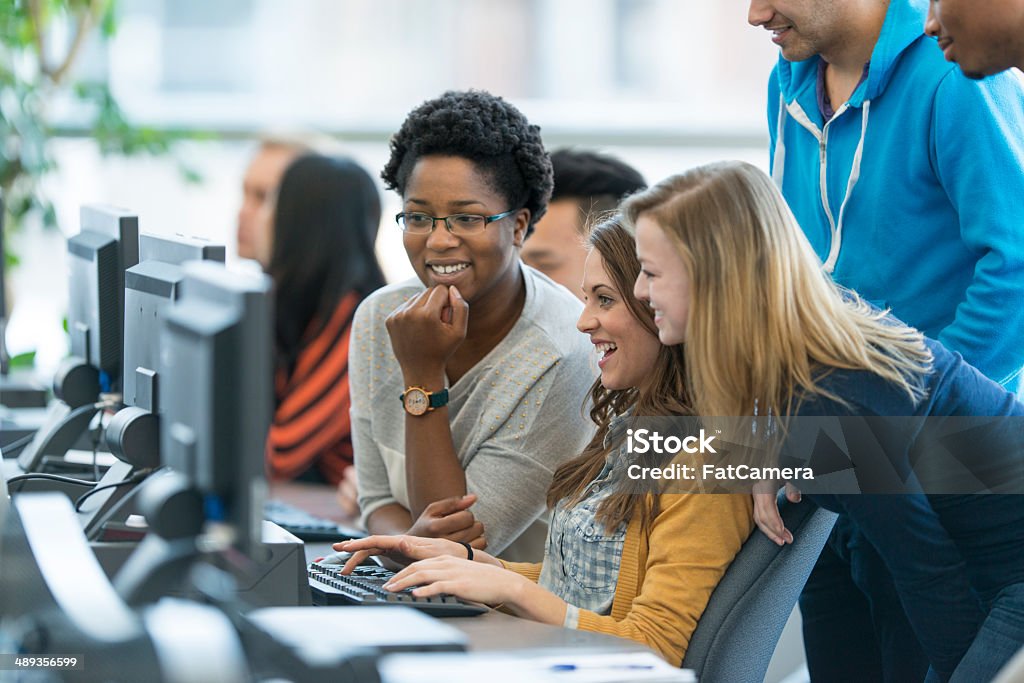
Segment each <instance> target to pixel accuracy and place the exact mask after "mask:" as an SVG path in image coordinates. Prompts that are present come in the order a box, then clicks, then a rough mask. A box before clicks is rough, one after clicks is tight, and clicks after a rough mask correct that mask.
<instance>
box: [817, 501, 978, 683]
mask: <svg viewBox="0 0 1024 683" xmlns="http://www.w3.org/2000/svg"><path fill="white" fill-rule="evenodd" d="M808 498H810V499H811V500H812V501H813V502H815V503H817V504H818V505H820V506H822V507H824V508H827V509H829V510H832V511H834V512H838V513H840V514H843V515H846V516H847V518H848V522H849V524H851V525H852V527H854V528H855V529H856V531H857V532H859V533H860V534H862V535H863V537H864V539H866V540H867V541H868V543H870V544H871V546H872V547H873V548H874V549H875V550H876V551H877V553H878V556H879V557H880V558H881V560H882V562H883V563H884V564H885V566H886V568H887V569H888V570H889V573H890V575H891V576H892V581H893V585H894V586H895V590H896V592H897V594H898V595H899V599H900V601H901V602H902V604H903V609H904V611H905V613H906V616H907V620H908V621H909V623H910V625H911V627H912V628H913V630H914V633H915V634H916V635H917V639H918V641H919V642H920V644H921V647H922V648H923V650H924V653H925V655H926V656H927V658H928V661H929V662H930V663H931V666H932V668H933V669H934V672H935V674H936V675H937V676H938V678H939V679H940V680H948V679H949V678H950V677H951V676H952V675H953V672H954V670H955V669H956V668H957V665H958V664H959V663H960V660H961V659H962V658H963V656H964V655H965V654H966V653H967V651H968V648H970V647H971V644H972V642H974V639H975V636H976V635H977V634H978V632H979V630H980V629H981V625H982V622H983V621H984V619H985V610H984V609H983V607H982V604H981V601H980V600H979V598H978V596H977V594H976V593H975V592H974V590H973V589H972V587H971V585H970V583H969V581H968V575H967V570H966V563H965V562H964V559H963V557H962V555H961V553H960V550H959V549H958V548H957V546H956V544H955V543H954V542H953V540H952V538H951V537H950V535H949V533H948V532H947V531H946V529H945V527H944V526H943V524H942V522H941V520H940V519H939V516H938V514H937V513H936V512H935V510H934V509H933V508H932V506H931V504H930V503H929V502H928V499H927V497H926V496H924V495H923V494H906V495H867V494H860V495H834V494H812V495H808Z"/></svg>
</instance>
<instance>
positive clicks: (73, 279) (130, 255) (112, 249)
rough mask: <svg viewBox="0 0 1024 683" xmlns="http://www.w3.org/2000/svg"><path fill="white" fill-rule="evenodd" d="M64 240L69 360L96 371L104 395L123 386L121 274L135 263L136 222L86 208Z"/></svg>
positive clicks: (114, 211)
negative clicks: (77, 229)
mask: <svg viewBox="0 0 1024 683" xmlns="http://www.w3.org/2000/svg"><path fill="white" fill-rule="evenodd" d="M81 221H82V229H81V232H79V233H78V234H77V235H75V236H73V237H70V238H68V260H69V264H70V265H69V268H70V273H69V281H68V285H69V290H70V296H69V299H68V333H69V334H70V335H71V355H72V356H77V357H79V358H82V359H84V360H85V361H86V362H87V363H88V364H89V365H91V366H93V367H95V368H96V369H97V370H99V372H100V388H101V390H103V391H114V392H116V391H119V390H120V387H121V382H120V380H121V341H122V334H123V325H124V280H125V271H126V270H127V269H129V268H131V267H132V266H134V265H136V264H137V263H138V262H139V219H138V217H136V216H135V215H133V214H131V213H129V212H128V211H126V210H124V209H118V208H114V207H110V206H99V205H86V206H83V207H82V210H81Z"/></svg>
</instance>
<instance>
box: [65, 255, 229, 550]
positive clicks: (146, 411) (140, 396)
mask: <svg viewBox="0 0 1024 683" xmlns="http://www.w3.org/2000/svg"><path fill="white" fill-rule="evenodd" d="M224 252H225V249H224V246H223V245H215V244H211V243H209V242H206V241H204V240H200V239H194V238H188V237H183V236H181V235H176V236H173V237H159V236H157V235H140V236H139V263H138V264H137V265H134V266H132V267H131V268H129V269H128V270H126V271H125V276H124V278H125V292H124V302H125V316H124V370H123V372H122V378H123V384H124V387H123V399H124V403H125V404H126V407H125V408H122V409H121V410H119V411H118V412H117V414H115V415H114V417H113V418H112V419H111V420H110V422H109V423H108V425H107V428H106V432H105V438H106V443H107V447H108V448H110V451H111V453H113V454H114V455H115V456H116V457H117V458H118V459H119V460H120V461H121V462H119V463H115V464H114V465H113V466H112V467H111V468H110V469H109V470H107V472H106V473H105V474H104V476H103V479H102V480H101V481H100V483H99V486H100V487H101V489H100V492H99V493H97V494H96V495H95V496H92V497H90V498H89V499H88V501H86V502H83V504H82V506H81V507H80V510H79V512H80V517H81V521H82V526H83V528H84V529H85V532H86V535H87V536H88V537H89V539H90V540H101V539H102V538H104V533H105V531H106V530H107V527H108V526H109V525H113V526H114V527H119V525H121V524H123V522H124V520H125V518H127V516H128V515H130V514H133V510H134V507H133V505H134V499H133V496H134V492H135V491H136V485H135V484H131V483H129V482H126V480H127V479H129V478H135V479H136V480H137V481H141V480H138V478H137V477H136V475H137V474H138V475H139V476H144V474H145V473H144V472H142V470H150V469H152V468H155V467H158V466H160V465H161V464H162V460H161V458H160V422H159V410H158V401H157V385H158V379H159V374H158V372H157V364H158V361H159V355H160V346H159V343H160V334H159V328H160V325H159V322H160V315H161V314H162V311H163V309H164V308H165V307H166V306H169V305H170V304H171V303H172V302H174V301H175V300H176V299H177V298H178V294H179V292H180V290H181V281H182V279H183V278H184V276H185V275H184V269H183V267H182V266H183V264H184V263H185V262H187V261H193V260H209V261H219V262H220V263H223V262H224ZM119 482H123V485H121V486H117V487H115V486H114V485H115V484H117V483H119Z"/></svg>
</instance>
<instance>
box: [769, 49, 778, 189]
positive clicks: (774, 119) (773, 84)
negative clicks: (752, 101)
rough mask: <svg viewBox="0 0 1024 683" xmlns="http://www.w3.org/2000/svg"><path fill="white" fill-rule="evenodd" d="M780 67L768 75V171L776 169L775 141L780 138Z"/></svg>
mask: <svg viewBox="0 0 1024 683" xmlns="http://www.w3.org/2000/svg"><path fill="white" fill-rule="evenodd" d="M777 70H778V67H777V66H776V67H774V68H773V69H772V72H771V74H769V76H768V173H773V172H774V171H775V141H776V140H777V139H778V138H779V131H778V128H779V93H780V92H781V91H780V90H779V78H778V76H777V75H776V71H777Z"/></svg>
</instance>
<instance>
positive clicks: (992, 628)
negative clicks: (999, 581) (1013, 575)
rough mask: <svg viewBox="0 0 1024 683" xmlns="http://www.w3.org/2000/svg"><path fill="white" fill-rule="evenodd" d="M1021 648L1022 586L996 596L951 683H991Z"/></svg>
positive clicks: (1023, 619)
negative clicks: (987, 682)
mask: <svg viewBox="0 0 1024 683" xmlns="http://www.w3.org/2000/svg"><path fill="white" fill-rule="evenodd" d="M1022 646H1024V583H1018V584H1014V585H1012V586H1007V587H1006V588H1004V589H1003V590H1002V591H1000V592H999V594H998V595H997V596H996V599H995V600H994V601H993V603H992V605H991V607H990V609H989V612H988V616H987V617H985V622H984V623H983V624H982V625H981V631H979V632H978V636H977V637H976V638H975V639H974V643H972V644H971V648H970V649H969V650H968V651H967V654H966V655H964V658H963V660H962V661H961V662H960V666H958V667H957V668H956V671H955V672H954V673H953V678H952V679H951V680H952V681H953V683H973V682H974V681H990V680H992V678H993V677H994V676H995V675H996V673H997V672H998V671H999V669H1001V668H1002V667H1003V665H1004V664H1006V662H1008V661H1009V660H1010V659H1011V658H1012V657H1013V656H1014V655H1015V654H1017V651H1018V650H1020V648H1021V647H1022Z"/></svg>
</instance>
